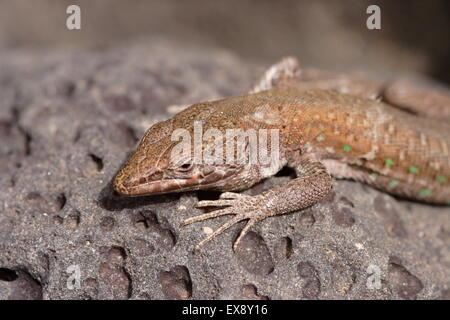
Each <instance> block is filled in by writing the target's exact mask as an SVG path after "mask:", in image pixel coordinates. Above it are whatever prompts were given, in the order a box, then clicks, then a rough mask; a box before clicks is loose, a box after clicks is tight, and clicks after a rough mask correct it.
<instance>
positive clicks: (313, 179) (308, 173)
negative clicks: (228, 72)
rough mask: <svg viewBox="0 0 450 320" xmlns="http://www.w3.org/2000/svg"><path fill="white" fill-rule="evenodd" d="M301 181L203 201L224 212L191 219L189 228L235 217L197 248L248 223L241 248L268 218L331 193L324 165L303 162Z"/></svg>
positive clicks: (203, 204)
mask: <svg viewBox="0 0 450 320" xmlns="http://www.w3.org/2000/svg"><path fill="white" fill-rule="evenodd" d="M295 169H296V172H297V176H298V177H297V178H296V179H294V180H291V181H289V182H287V183H285V184H282V185H279V186H276V187H274V188H272V189H270V190H267V191H265V192H263V193H261V194H259V195H256V196H249V195H244V194H239V193H234V192H225V193H222V195H221V196H220V198H219V199H218V200H205V201H199V202H198V204H197V205H196V206H197V207H211V206H214V207H224V208H222V209H219V210H216V211H213V212H209V213H205V214H202V215H199V216H196V217H192V218H188V219H186V220H184V221H183V222H182V225H188V224H191V223H194V222H199V221H203V220H207V219H211V218H215V217H219V216H223V215H234V217H233V218H231V219H230V220H228V221H227V222H226V223H225V224H224V225H222V226H221V227H220V228H218V229H217V230H215V231H214V232H213V233H211V234H210V235H208V236H207V237H206V238H205V239H203V240H202V241H201V242H200V243H199V244H198V245H197V246H196V248H195V249H196V250H197V251H198V250H200V249H201V248H202V247H203V246H204V245H205V244H206V243H207V242H208V241H210V240H211V239H213V238H215V237H216V236H218V235H220V234H221V233H222V232H224V231H225V230H226V229H228V228H230V227H231V226H233V225H235V224H236V223H238V222H239V221H242V220H248V222H247V224H246V225H245V227H244V229H242V231H241V233H240V235H239V237H238V238H237V239H236V241H235V242H234V245H233V249H234V250H236V248H237V247H238V246H239V243H240V242H241V240H242V238H243V237H244V236H245V234H246V233H247V232H248V231H249V229H250V228H251V227H252V226H254V225H255V224H256V223H257V222H259V221H261V220H264V219H265V218H267V217H270V216H275V215H279V214H284V213H287V212H291V211H295V210H300V209H304V208H307V207H309V206H311V205H313V204H315V203H317V202H319V201H320V200H321V199H322V198H323V197H325V196H326V195H327V194H328V193H329V192H330V190H331V177H330V175H329V173H328V172H327V170H326V168H325V167H324V166H323V164H322V163H320V162H318V161H314V160H310V159H301V160H300V161H299V162H298V164H296V166H295Z"/></svg>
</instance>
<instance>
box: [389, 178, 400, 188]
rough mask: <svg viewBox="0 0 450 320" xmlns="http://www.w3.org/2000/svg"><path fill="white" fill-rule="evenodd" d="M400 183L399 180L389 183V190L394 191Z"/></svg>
mask: <svg viewBox="0 0 450 320" xmlns="http://www.w3.org/2000/svg"><path fill="white" fill-rule="evenodd" d="M398 184H399V182H398V181H397V180H391V181H389V184H388V187H389V189H394V188H395V187H396V186H398Z"/></svg>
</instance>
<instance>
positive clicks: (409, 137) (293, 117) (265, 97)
mask: <svg viewBox="0 0 450 320" xmlns="http://www.w3.org/2000/svg"><path fill="white" fill-rule="evenodd" d="M299 74H300V69H299V64H298V61H297V60H296V59H295V58H293V57H287V58H285V59H283V60H281V61H280V62H279V63H277V64H275V65H274V66H272V67H271V68H269V69H268V70H267V72H266V73H265V74H264V76H263V77H262V78H261V80H260V81H259V83H258V84H257V85H255V87H254V88H253V89H252V90H250V92H249V93H247V94H245V95H242V96H237V97H229V98H224V99H219V100H215V101H207V102H203V103H197V104H193V105H191V106H189V107H188V108H186V109H185V110H183V111H181V112H180V113H178V114H176V115H175V116H174V117H172V118H170V119H168V120H166V121H163V122H160V123H157V124H155V125H153V126H152V127H150V128H149V129H148V131H147V132H146V133H145V135H144V136H143V138H142V140H141V141H140V143H139V144H138V146H137V148H136V150H135V152H134V153H133V154H132V155H131V157H129V159H128V160H127V162H126V163H125V165H124V166H123V167H122V168H121V169H120V170H119V172H118V173H117V175H116V176H115V178H114V182H113V188H114V190H115V191H116V192H117V193H118V194H119V195H121V196H128V197H129V196H142V195H154V194H164V193H172V192H184V191H192V190H218V191H221V192H223V193H221V195H220V197H219V199H217V200H202V201H199V202H198V203H197V204H196V207H199V208H205V207H214V208H216V210H214V211H211V212H208V213H204V214H201V215H198V216H194V217H190V218H188V219H186V220H184V221H183V222H182V223H181V224H182V226H185V225H188V224H192V223H196V222H200V221H204V220H207V219H211V218H215V217H219V216H224V215H232V217H231V218H230V219H229V220H228V221H227V222H225V223H224V224H223V225H222V226H221V227H219V228H218V229H217V230H215V231H214V232H212V233H211V234H209V235H208V236H207V237H205V238H204V239H203V240H202V241H201V242H199V243H198V244H197V246H196V250H200V249H201V248H202V247H203V246H204V245H205V244H206V243H207V242H208V241H210V240H211V239H213V238H215V237H216V236H218V235H220V234H221V233H223V232H224V231H225V230H226V229H228V228H230V227H231V226H233V225H235V224H237V223H238V222H240V221H243V220H247V223H246V225H245V226H244V228H243V229H242V230H241V232H240V234H239V236H238V237H237V239H236V240H235V242H234V244H233V249H234V250H236V248H237V247H238V246H239V244H240V242H241V240H242V238H243V237H244V236H245V234H246V233H247V232H248V231H249V230H250V228H252V227H253V226H254V225H255V224H256V223H258V222H260V221H262V220H264V219H265V218H267V217H271V216H275V215H280V214H285V213H288V212H293V211H297V210H302V209H305V208H307V207H310V206H312V205H314V204H315V203H318V202H320V201H321V200H322V199H324V197H326V196H327V194H329V193H330V192H331V190H332V181H333V180H332V179H333V178H332V177H334V178H338V179H352V180H356V181H360V182H362V183H365V184H368V185H370V186H373V187H375V188H378V189H380V190H382V191H384V192H387V193H390V194H392V195H394V196H400V197H404V198H408V199H411V200H415V201H420V202H425V203H430V204H438V205H444V206H445V205H450V122H445V121H442V122H440V121H439V120H437V119H432V117H419V116H417V114H413V113H412V112H408V111H405V110H401V109H407V108H401V109H400V108H397V107H394V106H393V105H391V104H388V103H385V102H382V101H380V99H379V97H376V95H373V94H371V96H370V97H367V96H364V93H365V92H366V91H365V90H362V89H361V87H360V88H358V89H357V90H356V91H357V92H351V90H349V88H350V86H347V87H345V88H344V90H339V87H340V88H341V89H342V85H341V86H339V85H336V84H335V83H333V81H331V82H330V81H328V82H326V84H325V85H321V84H319V85H313V86H311V85H306V86H305V83H304V82H301V81H299ZM321 83H322V84H323V82H321ZM314 87H316V88H314ZM317 87H318V88H319V89H317ZM342 91H345V92H346V93H343V92H342ZM408 99H409V100H411V99H410V98H408ZM445 99H448V98H446V97H443V98H442V99H440V101H444V102H445V103H443V105H442V108H441V109H440V110H441V111H442V115H449V114H450V105H448V104H447V105H445V104H446V101H448V100H445ZM438 100H439V99H438ZM414 107H415V108H417V106H416V105H415V106H414ZM422 111H423V113H425V114H426V110H422ZM433 114H434V115H436V109H433ZM435 118H436V117H435ZM196 121H197V122H199V121H200V122H201V123H202V125H203V129H204V130H206V129H211V128H212V129H218V130H219V131H220V132H223V133H224V135H225V131H226V130H227V129H243V130H249V129H254V130H261V129H267V130H277V132H278V133H279V141H278V145H279V154H280V156H279V157H278V158H274V159H272V160H271V163H270V166H262V165H260V164H258V163H250V162H249V161H241V162H240V163H236V162H232V163H227V161H222V162H220V163H206V161H203V162H202V161H200V162H198V161H193V159H192V153H190V152H188V154H187V155H186V154H184V156H180V157H178V158H176V159H175V158H174V157H173V156H171V155H172V152H173V151H174V148H176V146H177V145H178V141H174V139H173V137H172V133H173V132H174V130H175V129H178V128H183V129H184V130H187V132H188V133H189V134H191V135H194V134H195V132H194V123H195V122H196ZM215 143H216V141H215V140H214V139H209V138H208V139H203V141H202V144H201V149H200V152H203V153H206V152H208V150H209V151H211V149H214V148H215V147H216V146H217V145H216V144H215ZM241 144H243V145H241V147H244V148H243V149H241V150H244V153H245V156H247V157H248V156H249V151H248V149H249V148H248V144H249V141H248V139H247V140H245V141H241ZM194 148H195V147H194ZM247 159H248V158H247ZM284 166H288V167H291V168H293V169H294V170H295V173H296V178H294V179H292V180H290V181H289V182H287V183H285V184H281V185H277V186H275V187H273V188H272V189H269V190H267V191H264V192H262V193H260V194H257V195H253V196H250V195H246V194H243V193H239V192H237V191H241V190H245V189H248V188H250V187H251V186H252V185H254V184H256V183H258V182H260V181H261V180H263V179H265V178H268V177H270V176H273V175H275V174H276V173H277V172H278V171H279V170H281V169H282V168H283V167H284Z"/></svg>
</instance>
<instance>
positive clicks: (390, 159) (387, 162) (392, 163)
mask: <svg viewBox="0 0 450 320" xmlns="http://www.w3.org/2000/svg"><path fill="white" fill-rule="evenodd" d="M394 164H395V162H394V160H392V158H387V159H386V162H385V163H384V166H385V167H392V166H393V165H394Z"/></svg>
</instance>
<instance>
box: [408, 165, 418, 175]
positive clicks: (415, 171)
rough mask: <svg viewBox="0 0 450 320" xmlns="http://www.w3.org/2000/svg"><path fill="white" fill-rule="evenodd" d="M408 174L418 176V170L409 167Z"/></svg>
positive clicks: (414, 167)
mask: <svg viewBox="0 0 450 320" xmlns="http://www.w3.org/2000/svg"><path fill="white" fill-rule="evenodd" d="M409 172H410V173H412V174H419V168H417V167H416V166H411V167H409Z"/></svg>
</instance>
